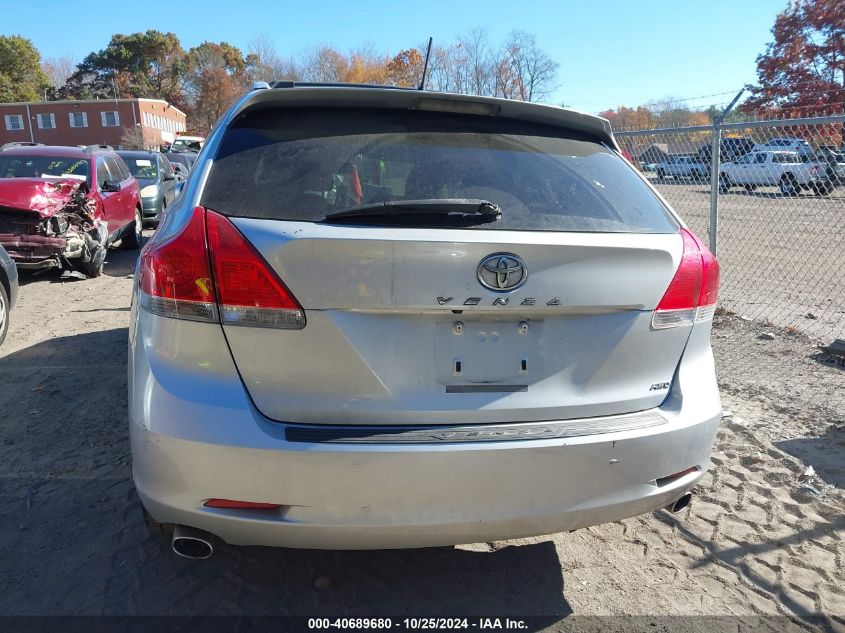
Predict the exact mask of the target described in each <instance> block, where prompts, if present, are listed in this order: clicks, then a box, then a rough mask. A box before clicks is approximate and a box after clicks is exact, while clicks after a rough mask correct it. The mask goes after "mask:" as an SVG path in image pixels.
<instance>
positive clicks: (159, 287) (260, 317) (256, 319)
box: [139, 207, 305, 329]
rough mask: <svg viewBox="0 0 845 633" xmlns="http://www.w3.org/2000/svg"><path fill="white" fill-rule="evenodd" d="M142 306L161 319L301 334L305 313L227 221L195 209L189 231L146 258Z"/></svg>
mask: <svg viewBox="0 0 845 633" xmlns="http://www.w3.org/2000/svg"><path fill="white" fill-rule="evenodd" d="M139 284H140V287H141V298H140V305H141V307H142V308H144V309H145V310H147V311H148V312H151V313H153V314H157V315H160V316H165V317H170V318H175V319H188V320H191V321H211V322H214V321H218V314H219V320H220V321H221V322H222V323H223V324H224V325H243V326H251V327H266V328H282V329H301V328H303V327H305V311H304V310H303V309H302V306H300V305H299V302H298V301H297V300H296V298H295V297H294V296H293V294H291V292H290V291H289V290H288V289H287V287H286V286H285V285H284V283H282V281H281V279H279V277H278V276H277V275H276V273H275V272H274V271H273V269H272V268H270V266H269V265H268V264H267V262H266V261H265V260H264V258H263V257H261V254H260V253H259V252H258V251H257V250H256V249H255V247H253V246H252V245H251V244H250V243H249V242H248V241H247V240H246V238H245V237H244V236H243V235H242V234H241V233H240V231H238V229H237V228H235V226H234V224H232V223H231V222H230V221H229V220H228V219H227V218H226V217H224V216H222V215H219V214H217V213H214V212H213V211H206V210H205V209H203V208H202V207H197V208H196V209H194V211H193V213H192V215H191V217H190V219H189V220H188V223H187V224H186V225H185V227H184V228H183V229H182V230H181V231H180V232H179V233H177V234H176V235H174V236H173V237H171V238H169V239H167V240H165V241H163V242H161V243H158V244H155V245H152V246H150V247H149V248H148V249H146V250H145V251H144V252H143V253H142V255H141V263H140V273H139Z"/></svg>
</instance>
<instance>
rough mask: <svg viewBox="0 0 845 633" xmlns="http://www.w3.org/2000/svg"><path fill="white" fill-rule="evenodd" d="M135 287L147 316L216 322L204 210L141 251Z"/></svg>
mask: <svg viewBox="0 0 845 633" xmlns="http://www.w3.org/2000/svg"><path fill="white" fill-rule="evenodd" d="M139 284H140V286H141V297H140V305H141V307H142V308H144V309H145V310H146V311H147V312H152V313H153V314H158V315H159V316H165V317H170V318H174V319H187V320H189V321H216V320H217V306H216V304H215V297H214V282H213V281H212V278H211V266H210V265H209V261H208V249H207V248H206V245H205V210H204V209H202V208H200V207H197V208H196V209H194V211H193V213H192V215H191V217H190V219H189V220H188V223H187V224H186V225H185V227H184V228H183V229H182V230H181V231H180V232H179V233H178V234H176V235H174V236H173V237H171V238H170V239H167V240H165V241H163V242H160V243H158V244H151V245H149V246H148V247H147V248H145V249H144V251H143V252H142V253H141V261H140V271H139Z"/></svg>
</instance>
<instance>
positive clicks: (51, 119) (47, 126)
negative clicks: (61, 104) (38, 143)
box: [35, 112, 56, 130]
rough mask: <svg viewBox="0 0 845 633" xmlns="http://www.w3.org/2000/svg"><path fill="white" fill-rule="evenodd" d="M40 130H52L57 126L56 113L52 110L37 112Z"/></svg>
mask: <svg viewBox="0 0 845 633" xmlns="http://www.w3.org/2000/svg"><path fill="white" fill-rule="evenodd" d="M35 117H36V120H37V121H38V129H39V130H52V129H55V127H56V115H55V114H53V113H52V112H50V113H48V114H36V115H35Z"/></svg>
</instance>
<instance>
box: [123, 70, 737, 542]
mask: <svg viewBox="0 0 845 633" xmlns="http://www.w3.org/2000/svg"><path fill="white" fill-rule="evenodd" d="M718 280H719V267H718V264H717V262H716V260H715V258H714V257H713V256H712V255H711V254H710V252H709V251H708V250H707V248H706V247H704V246H703V245H702V243H701V242H700V241H699V239H698V238H697V237H696V236H695V235H693V234H692V233H691V232H690V231H689V230H688V229H686V228H685V227H684V225H683V223H682V222H681V220H680V219H679V218H678V217H677V216H676V215H675V213H674V212H673V211H672V210H671V209H670V208H669V206H668V205H667V204H666V202H665V201H664V200H663V199H662V198H661V197H660V196H659V195H658V194H657V193H656V191H655V190H654V189H653V188H651V186H650V185H649V184H648V182H647V181H646V180H645V179H643V178H642V177H640V176H639V175H638V173H637V172H636V170H635V169H633V168H632V167H631V166H630V164H629V163H627V162H626V161H625V160H624V159H623V158H622V156H621V155H620V153H619V149H618V147H617V145H616V142H615V140H614V138H613V136H612V134H611V131H610V128H609V125H608V123H607V122H606V121H605V120H603V119H600V118H596V117H593V116H587V115H584V114H579V113H575V112H570V111H567V110H563V109H560V108H556V107H548V106H541V105H536V104H528V103H521V102H517V101H505V100H497V99H491V98H482V97H471V96H459V95H451V94H438V93H431V92H420V91H415V90H405V89H387V88H367V87H349V86H307V85H294V86H292V85H290V84H285V85H283V86H279V87H273V88H269V89H260V90H255V91H253V92H251V93H249V94H248V95H247V96H245V97H244V98H243V99H242V100H241V101H240V102H239V103H237V104H236V105H234V106H233V107H232V109H231V110H230V111H229V112H228V113H227V114H226V115H225V117H224V118H223V119H222V120H221V122H220V123H219V125H218V126H217V128H216V130H215V131H214V133H213V134H212V135H211V136H210V138H209V139H208V141H207V143H206V145H205V147H204V148H203V150H202V152H201V154H200V156H199V158H198V162H197V165H196V167H195V170H194V174H193V176H192V177H191V179H190V181H188V183H187V186H186V188H185V190H184V193H183V195H182V196H181V198H180V201H179V203H177V204H176V205H174V206H173V207H172V208H171V209H170V211H169V212H168V214H167V215H166V217H165V221H164V222H163V224H162V225H161V227H160V229H159V231H158V232H157V233H156V235H155V236H154V237H153V238H152V239H151V240H150V241H149V242H148V244H147V245H146V247H145V248H144V250H143V252H142V255H141V258H140V260H139V265H138V272H137V275H136V283H135V289H134V296H133V303H132V306H133V307H132V321H131V327H130V333H129V345H130V355H129V413H130V427H131V441H132V456H133V476H134V481H135V485H136V488H137V490H138V493H139V495H140V498H141V500H142V502H143V505H144V507H145V508H146V511H147V514H148V520H149V523H150V524H151V525H152V526H154V527H156V528H167V529H169V528H171V527H172V528H173V530H172V531H173V545H174V549H175V550H176V551H177V553H180V554H182V555H186V556H194V557H205V556H209V555H210V554H211V551H212V549H211V543H212V538H211V535H214V536H216V537H219V538H221V539H223V540H225V541H227V542H229V543H233V544H242V545H275V546H285V547H306V548H350V549H369V548H403V547H424V546H439V545H449V544H457V543H466V542H478V541H491V540H497V539H506V538H514V537H523V536H531V535H538V534H547V533H554V532H560V531H564V530H573V529H576V528H581V527H585V526H589V525H595V524H599V523H603V522H607V521H615V520H618V519H622V518H625V517H630V516H633V515H637V514H640V513H644V512H649V511H652V510H655V509H657V508H663V507H674V508H675V509H679V508H681V507H683V506H684V505H685V504H686V503H688V501H689V494H688V492H689V490H690V489H691V488H692V487H693V486H694V485H695V483H696V482H697V481H698V480H699V478H700V477H701V476H702V474H703V473H704V471H705V469H706V468H707V467H708V464H709V457H710V450H711V447H712V444H713V441H714V436H715V434H716V430H717V427H718V425H719V421H720V417H721V405H720V401H719V393H718V390H717V387H716V380H715V375H714V369H713V356H712V352H711V348H710V327H711V321H712V316H713V311H714V307H715V302H716V293H717V286H718Z"/></svg>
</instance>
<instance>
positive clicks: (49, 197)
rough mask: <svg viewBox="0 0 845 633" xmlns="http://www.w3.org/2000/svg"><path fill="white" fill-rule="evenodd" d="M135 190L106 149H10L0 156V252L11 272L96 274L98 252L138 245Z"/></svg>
mask: <svg viewBox="0 0 845 633" xmlns="http://www.w3.org/2000/svg"><path fill="white" fill-rule="evenodd" d="M141 221H142V220H141V196H140V189H139V187H138V182H137V181H136V180H135V179H134V178H133V177H132V174H130V173H129V169H128V168H127V167H126V164H125V163H124V162H123V160H122V159H121V158H120V157H119V156H118V155H117V154H115V152H114V151H113V150H112V149H110V148H105V147H103V146H91V147H87V148H84V149H82V148H77V147H58V146H57V147H52V146H42V147H13V148H10V149H7V150H4V151H3V152H2V153H0V245H2V246H5V248H6V250H7V251H8V252H9V255H11V257H12V259H13V260H15V262H16V264H17V265H18V267H19V268H28V269H39V268H66V266H67V264H68V263H70V264H73V265H74V267H75V268H76V269H77V270H78V271H80V272H82V273H84V274H86V275H88V276H89V277H97V276H98V275H100V274H101V273H102V268H103V262H104V261H105V257H106V249H107V248H108V247H109V245H111V244H112V243H114V242H116V241H118V240H121V241H122V243H123V245H124V246H126V247H127V248H138V246H139V245H140V242H141Z"/></svg>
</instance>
